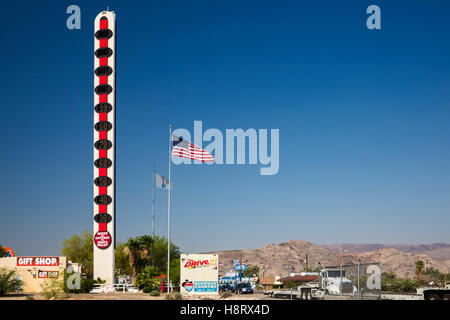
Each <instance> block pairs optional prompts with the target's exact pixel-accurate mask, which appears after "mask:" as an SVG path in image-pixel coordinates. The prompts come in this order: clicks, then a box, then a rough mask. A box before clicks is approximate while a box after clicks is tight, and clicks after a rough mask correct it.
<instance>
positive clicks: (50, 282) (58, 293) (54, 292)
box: [41, 278, 64, 300]
mask: <svg viewBox="0 0 450 320" xmlns="http://www.w3.org/2000/svg"><path fill="white" fill-rule="evenodd" d="M41 289H42V295H43V296H44V298H45V299H47V300H49V299H58V298H60V297H62V295H63V293H64V280H63V279H59V278H51V279H47V280H45V281H44V282H43V283H42V284H41Z"/></svg>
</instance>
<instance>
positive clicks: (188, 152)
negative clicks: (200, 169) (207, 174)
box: [172, 135, 215, 162]
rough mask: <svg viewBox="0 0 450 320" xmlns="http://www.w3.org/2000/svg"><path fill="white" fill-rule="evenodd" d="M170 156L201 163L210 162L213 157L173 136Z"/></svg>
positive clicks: (181, 138)
mask: <svg viewBox="0 0 450 320" xmlns="http://www.w3.org/2000/svg"><path fill="white" fill-rule="evenodd" d="M172 144H173V147H172V155H173V156H175V157H180V158H187V159H192V160H197V161H202V162H212V161H214V160H215V159H214V157H213V156H212V155H211V154H209V153H208V152H206V151H205V150H203V149H202V148H200V147H199V146H196V145H195V144H193V143H190V142H189V141H187V140H184V139H183V137H177V136H175V135H174V136H173V139H172Z"/></svg>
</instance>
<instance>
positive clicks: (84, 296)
mask: <svg viewBox="0 0 450 320" xmlns="http://www.w3.org/2000/svg"><path fill="white" fill-rule="evenodd" d="M60 299H61V300H166V299H167V294H166V293H162V294H161V295H160V296H159V297H152V296H150V294H148V293H129V292H124V293H122V292H116V293H108V294H104V293H80V294H68V295H62V296H61V297H60V298H58V299H57V300H60ZM0 300H46V299H45V298H44V296H42V295H40V294H31V293H29V294H11V295H7V296H0ZM183 300H277V299H273V298H270V297H269V296H267V295H264V294H263V293H262V292H255V293H254V294H245V295H242V294H240V295H238V294H234V293H232V295H231V296H230V297H228V298H223V297H221V296H220V295H217V296H204V297H197V296H183Z"/></svg>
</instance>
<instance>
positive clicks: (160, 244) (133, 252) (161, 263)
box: [125, 235, 180, 276]
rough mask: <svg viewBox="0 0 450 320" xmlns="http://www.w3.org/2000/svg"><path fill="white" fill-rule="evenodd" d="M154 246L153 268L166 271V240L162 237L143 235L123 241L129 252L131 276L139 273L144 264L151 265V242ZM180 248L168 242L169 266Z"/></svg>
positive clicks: (178, 254)
mask: <svg viewBox="0 0 450 320" xmlns="http://www.w3.org/2000/svg"><path fill="white" fill-rule="evenodd" d="M153 241H154V248H155V253H154V255H155V270H157V271H159V272H162V273H164V272H166V270H167V240H166V239H165V238H164V237H159V236H155V238H154V239H152V237H151V236H148V235H143V236H138V237H136V238H129V239H128V241H127V242H126V243H125V246H126V249H125V250H128V252H129V264H130V268H131V270H132V274H133V276H136V275H137V274H138V273H140V272H141V271H142V270H143V269H144V268H145V267H146V266H151V265H152V244H153ZM179 256H180V249H179V247H178V246H176V245H175V244H174V243H172V242H171V243H170V260H171V266H172V262H173V261H174V259H177V258H179Z"/></svg>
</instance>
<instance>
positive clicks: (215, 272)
mask: <svg viewBox="0 0 450 320" xmlns="http://www.w3.org/2000/svg"><path fill="white" fill-rule="evenodd" d="M218 262H219V256H218V255H215V254H182V255H181V257H180V264H181V265H180V282H181V285H180V291H181V293H182V294H189V295H202V294H217V293H218V280H219V268H218Z"/></svg>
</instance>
